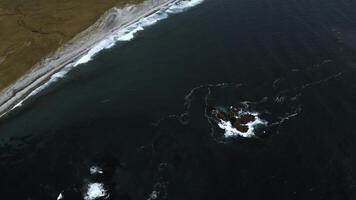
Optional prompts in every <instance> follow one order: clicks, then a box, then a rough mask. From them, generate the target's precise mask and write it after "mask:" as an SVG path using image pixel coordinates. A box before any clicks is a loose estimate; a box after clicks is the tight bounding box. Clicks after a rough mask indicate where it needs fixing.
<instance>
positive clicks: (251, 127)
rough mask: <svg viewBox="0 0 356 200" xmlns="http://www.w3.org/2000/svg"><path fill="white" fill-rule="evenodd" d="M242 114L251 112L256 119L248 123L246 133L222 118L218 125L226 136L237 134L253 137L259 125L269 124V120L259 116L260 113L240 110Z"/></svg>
mask: <svg viewBox="0 0 356 200" xmlns="http://www.w3.org/2000/svg"><path fill="white" fill-rule="evenodd" d="M242 114H250V115H253V116H255V120H254V121H252V122H249V123H247V124H246V125H247V127H248V131H247V132H246V133H244V132H241V131H239V130H237V129H236V128H234V127H233V126H232V124H231V122H229V121H224V120H221V119H220V123H218V126H219V127H220V128H221V129H223V130H224V131H225V133H224V136H225V137H226V138H230V137H236V136H241V137H245V138H251V137H254V136H255V128H256V127H257V126H259V125H267V122H266V121H264V120H262V119H261V118H259V117H258V113H251V112H243V111H240V112H239V115H242Z"/></svg>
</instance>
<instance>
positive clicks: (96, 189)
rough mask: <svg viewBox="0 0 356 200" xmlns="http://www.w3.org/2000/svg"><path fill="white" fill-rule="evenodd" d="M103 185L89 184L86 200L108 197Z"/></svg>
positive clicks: (85, 195)
mask: <svg viewBox="0 0 356 200" xmlns="http://www.w3.org/2000/svg"><path fill="white" fill-rule="evenodd" d="M107 195H108V194H107V191H106V189H105V187H104V184H103V183H89V184H88V185H87V189H86V192H85V194H84V200H95V199H98V198H100V197H105V196H107Z"/></svg>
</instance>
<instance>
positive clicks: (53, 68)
mask: <svg viewBox="0 0 356 200" xmlns="http://www.w3.org/2000/svg"><path fill="white" fill-rule="evenodd" d="M174 1H175V0H146V1H144V2H143V3H140V4H137V5H127V6H125V7H123V8H116V7H114V8H111V9H109V10H108V11H107V12H105V13H104V14H103V15H102V16H101V17H100V18H99V19H98V20H97V21H96V22H95V23H94V24H93V25H91V26H90V27H89V28H87V29H86V30H84V31H82V32H81V33H79V34H77V35H76V36H75V37H74V38H73V39H71V40H70V41H69V42H67V43H65V44H64V45H62V46H61V47H59V48H58V49H57V50H56V51H55V52H54V53H52V54H51V55H50V56H47V57H45V58H44V59H42V60H41V61H40V62H38V63H37V64H36V65H35V66H34V67H33V68H32V69H31V70H30V71H29V72H28V73H26V74H25V75H23V76H22V77H21V78H19V79H18V80H16V81H15V82H14V83H12V84H11V85H9V86H8V87H6V88H5V89H3V90H2V91H0V118H2V117H4V116H6V115H7V114H8V113H9V112H10V111H11V110H12V109H13V108H14V107H15V106H16V105H17V104H18V103H19V102H21V101H22V100H24V98H26V97H27V95H29V94H30V93H31V92H32V91H33V90H35V89H36V88H38V87H39V86H40V85H42V84H43V83H45V82H46V81H48V80H49V79H50V78H51V76H52V75H53V74H55V73H56V72H58V71H60V70H61V69H63V68H64V67H65V66H67V65H69V64H71V63H73V62H75V61H76V60H77V59H78V58H80V57H81V56H83V55H85V54H86V53H87V52H88V51H90V49H92V48H93V47H94V46H95V45H97V44H98V43H99V42H101V41H103V40H104V39H105V38H107V37H108V36H110V35H111V34H112V33H114V32H116V31H119V30H122V29H124V28H126V27H128V26H129V25H131V24H133V23H135V22H137V21H139V20H140V19H141V18H143V17H146V16H148V15H150V14H152V13H154V12H156V11H158V10H159V9H161V8H162V7H164V6H166V5H168V4H170V3H172V2H174Z"/></svg>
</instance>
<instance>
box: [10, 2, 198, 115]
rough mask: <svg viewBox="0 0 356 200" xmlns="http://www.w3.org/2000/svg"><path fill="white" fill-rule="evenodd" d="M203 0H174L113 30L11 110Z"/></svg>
mask: <svg viewBox="0 0 356 200" xmlns="http://www.w3.org/2000/svg"><path fill="white" fill-rule="evenodd" d="M203 1H204V0H177V1H174V2H173V3H171V4H169V5H167V6H165V7H163V8H161V9H160V10H158V11H156V12H155V13H153V14H151V15H149V16H147V17H144V18H142V19H140V20H139V21H137V22H135V23H133V24H131V25H129V26H128V27H126V28H124V29H120V30H118V31H116V32H113V33H112V34H111V35H110V36H108V37H107V38H105V39H104V40H102V41H100V42H99V43H98V44H96V45H95V46H94V47H93V48H91V49H90V50H89V51H88V52H87V53H86V54H85V55H83V56H82V57H80V58H79V59H78V60H76V61H74V62H73V63H71V64H68V65H67V66H66V67H64V68H63V69H62V70H61V71H59V72H57V73H55V74H54V75H52V76H51V78H50V79H49V80H48V81H47V82H46V83H44V84H43V85H41V86H39V87H38V88H36V89H35V90H33V91H32V92H31V93H30V94H29V95H28V96H26V97H25V98H24V99H23V100H22V101H21V102H19V103H18V104H16V105H15V106H14V107H13V108H12V109H11V110H13V109H15V108H18V107H21V106H22V105H23V102H24V101H26V100H27V99H28V98H30V97H32V96H34V95H37V94H38V93H39V92H41V91H42V90H44V89H46V88H47V87H48V86H50V85H51V84H52V83H53V82H56V81H58V80H59V79H61V78H64V77H65V76H66V74H67V73H68V72H69V71H70V70H71V69H72V68H74V67H77V66H78V65H80V64H84V63H88V62H89V61H91V60H92V59H93V57H94V56H95V55H96V54H97V53H99V52H100V51H102V50H104V49H109V48H111V47H113V46H114V45H115V44H116V43H118V42H124V41H131V40H132V39H133V38H135V34H137V32H140V31H143V30H144V28H145V27H148V26H151V25H153V24H155V23H157V22H158V21H161V20H163V19H166V18H168V16H169V14H175V13H180V12H183V11H185V10H187V9H189V8H191V7H194V6H196V5H198V4H200V3H202V2H203Z"/></svg>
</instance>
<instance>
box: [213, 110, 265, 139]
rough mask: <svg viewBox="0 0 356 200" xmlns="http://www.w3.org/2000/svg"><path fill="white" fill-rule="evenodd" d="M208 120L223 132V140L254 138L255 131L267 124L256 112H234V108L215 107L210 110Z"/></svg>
mask: <svg viewBox="0 0 356 200" xmlns="http://www.w3.org/2000/svg"><path fill="white" fill-rule="evenodd" d="M210 119H212V120H213V122H214V123H215V124H216V125H217V126H218V127H219V128H220V129H222V130H223V131H224V134H223V136H224V137H225V138H231V137H237V136H241V137H245V138H251V137H254V136H255V133H256V130H257V129H258V128H259V127H261V126H267V125H268V123H267V121H265V120H262V119H261V118H260V117H259V113H258V112H250V111H244V110H238V111H237V110H236V109H235V108H234V107H230V108H229V109H226V108H221V107H217V108H214V109H212V111H211V117H210Z"/></svg>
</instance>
